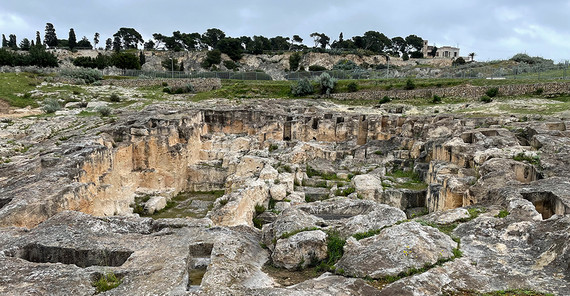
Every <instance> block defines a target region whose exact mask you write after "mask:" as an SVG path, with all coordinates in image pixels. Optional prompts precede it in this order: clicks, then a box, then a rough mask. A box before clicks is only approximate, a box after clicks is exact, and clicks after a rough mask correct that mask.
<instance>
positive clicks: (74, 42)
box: [68, 28, 77, 50]
mask: <svg viewBox="0 0 570 296" xmlns="http://www.w3.org/2000/svg"><path fill="white" fill-rule="evenodd" d="M68 42H69V49H71V50H73V49H75V47H76V46H77V36H75V31H74V30H73V28H71V29H69V39H68Z"/></svg>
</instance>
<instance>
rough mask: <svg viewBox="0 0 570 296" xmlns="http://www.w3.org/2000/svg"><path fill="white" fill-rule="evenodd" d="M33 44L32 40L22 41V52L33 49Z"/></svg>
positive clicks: (25, 39)
mask: <svg viewBox="0 0 570 296" xmlns="http://www.w3.org/2000/svg"><path fill="white" fill-rule="evenodd" d="M31 47H32V46H31V44H30V40H28V38H24V39H22V42H20V49H21V50H25V51H28V50H30V48H31Z"/></svg>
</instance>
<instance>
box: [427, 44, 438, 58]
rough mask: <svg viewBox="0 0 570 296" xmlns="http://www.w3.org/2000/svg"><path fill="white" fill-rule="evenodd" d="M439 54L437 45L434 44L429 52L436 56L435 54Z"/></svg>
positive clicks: (430, 54) (431, 55)
mask: <svg viewBox="0 0 570 296" xmlns="http://www.w3.org/2000/svg"><path fill="white" fill-rule="evenodd" d="M436 54H437V46H435V45H434V46H432V48H431V50H430V52H428V56H430V57H432V58H435V55H436Z"/></svg>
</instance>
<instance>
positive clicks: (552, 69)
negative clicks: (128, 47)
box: [102, 62, 570, 80]
mask: <svg viewBox="0 0 570 296" xmlns="http://www.w3.org/2000/svg"><path fill="white" fill-rule="evenodd" d="M476 65H477V64H467V65H462V66H456V67H449V68H446V69H438V68H431V67H429V66H425V67H420V68H417V67H416V68H405V69H401V68H398V67H396V68H394V67H388V68H386V69H379V70H363V69H355V70H327V71H299V72H286V73H285V75H284V76H281V77H279V78H280V79H283V78H284V79H285V80H300V79H303V78H307V79H313V78H316V77H318V76H320V75H321V74H323V73H325V72H326V73H328V74H329V75H330V76H331V77H334V78H336V79H385V78H406V77H413V78H417V79H422V78H462V79H527V80H547V79H570V71H569V65H568V62H566V63H560V64H550V65H545V64H540V65H516V66H512V67H496V66H494V65H493V64H486V65H485V66H482V67H481V66H479V67H477V66H476ZM102 74H103V75H111V76H112V75H119V76H131V77H141V78H219V79H236V80H273V78H272V77H271V76H270V75H269V74H267V73H264V72H233V71H221V72H181V71H162V72H161V71H142V70H118V69H105V70H102Z"/></svg>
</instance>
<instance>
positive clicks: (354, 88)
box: [346, 81, 358, 92]
mask: <svg viewBox="0 0 570 296" xmlns="http://www.w3.org/2000/svg"><path fill="white" fill-rule="evenodd" d="M346 87H347V88H348V91H349V92H356V91H358V83H356V82H354V81H352V82H351V83H349V84H348V85H347V86H346Z"/></svg>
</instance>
